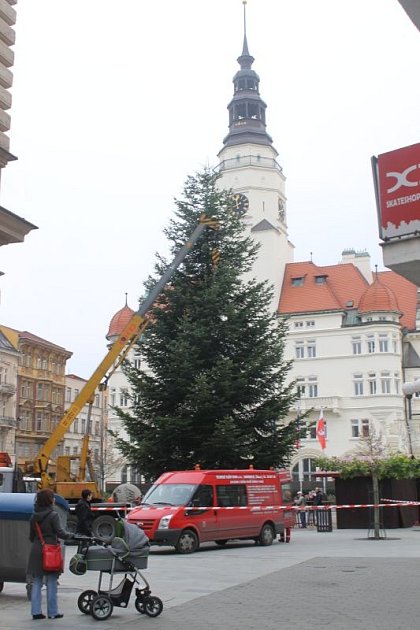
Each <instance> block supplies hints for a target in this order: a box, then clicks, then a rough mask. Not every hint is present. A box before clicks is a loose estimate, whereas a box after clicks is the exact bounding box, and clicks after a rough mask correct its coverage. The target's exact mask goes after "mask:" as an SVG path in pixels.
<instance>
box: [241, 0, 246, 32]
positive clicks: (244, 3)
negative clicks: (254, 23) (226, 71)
mask: <svg viewBox="0 0 420 630" xmlns="http://www.w3.org/2000/svg"><path fill="white" fill-rule="evenodd" d="M246 2H247V0H242V4H243V5H244V37H246Z"/></svg>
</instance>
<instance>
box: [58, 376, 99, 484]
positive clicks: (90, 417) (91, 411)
mask: <svg viewBox="0 0 420 630" xmlns="http://www.w3.org/2000/svg"><path fill="white" fill-rule="evenodd" d="M86 382H87V381H86V380H85V379H84V378H81V377H80V376H76V374H67V375H66V377H65V400H64V411H65V412H66V411H67V410H68V409H69V408H70V406H71V404H72V403H73V402H74V401H75V400H76V398H77V397H78V395H79V393H80V391H81V390H82V389H83V387H84V386H85V385H86ZM85 436H89V457H90V461H91V463H92V468H93V472H94V477H95V479H94V480H96V481H97V482H98V483H99V485H100V486H101V487H102V489H103V479H104V477H105V470H104V468H103V466H104V463H105V462H106V450H107V393H106V392H103V391H100V390H99V389H97V390H96V392H95V396H94V397H93V399H92V405H90V404H86V405H85V406H84V407H83V409H82V410H81V411H80V413H79V414H78V416H77V417H76V419H75V420H74V422H73V424H72V425H71V426H70V429H69V431H67V432H66V433H65V435H64V440H63V444H62V446H61V453H60V454H61V455H67V456H71V457H74V460H73V461H72V468H71V470H72V472H73V474H75V475H77V472H78V469H79V464H80V454H81V450H82V444H83V438H84V437H85ZM88 473H89V471H88ZM92 481H93V480H92Z"/></svg>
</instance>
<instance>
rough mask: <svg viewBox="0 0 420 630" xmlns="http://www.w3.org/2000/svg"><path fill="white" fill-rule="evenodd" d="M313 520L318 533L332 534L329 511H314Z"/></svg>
mask: <svg viewBox="0 0 420 630" xmlns="http://www.w3.org/2000/svg"><path fill="white" fill-rule="evenodd" d="M315 515H316V516H315V519H316V530H317V531H318V532H332V530H333V525H332V512H331V509H328V510H316V511H315Z"/></svg>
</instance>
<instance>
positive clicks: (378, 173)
mask: <svg viewBox="0 0 420 630" xmlns="http://www.w3.org/2000/svg"><path fill="white" fill-rule="evenodd" d="M372 168H373V179H374V184H375V194H376V204H377V207H378V224H379V236H380V238H381V239H382V240H384V241H387V240H389V239H393V238H399V237H401V236H408V235H409V234H414V233H419V232H420V144H412V145H411V146H409V147H404V148H402V149H397V150H396V151H389V152H388V153H382V154H381V155H378V157H373V158H372Z"/></svg>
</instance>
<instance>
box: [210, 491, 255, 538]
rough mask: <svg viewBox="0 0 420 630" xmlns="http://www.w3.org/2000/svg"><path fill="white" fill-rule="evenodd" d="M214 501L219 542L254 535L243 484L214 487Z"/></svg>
mask: <svg viewBox="0 0 420 630" xmlns="http://www.w3.org/2000/svg"><path fill="white" fill-rule="evenodd" d="M216 500H217V506H218V510H217V520H218V536H219V539H220V540H225V539H228V538H246V537H247V536H251V535H255V534H254V533H253V531H254V528H253V524H252V519H250V515H249V507H248V497H247V489H246V485H245V484H244V483H235V484H226V485H223V484H220V485H219V484H218V485H216Z"/></svg>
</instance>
